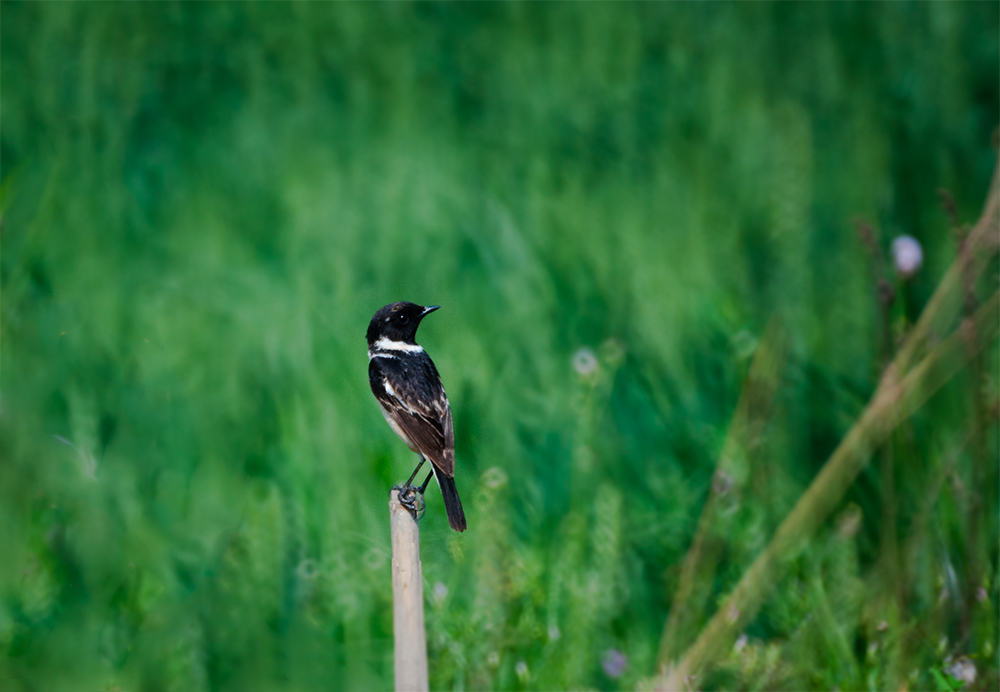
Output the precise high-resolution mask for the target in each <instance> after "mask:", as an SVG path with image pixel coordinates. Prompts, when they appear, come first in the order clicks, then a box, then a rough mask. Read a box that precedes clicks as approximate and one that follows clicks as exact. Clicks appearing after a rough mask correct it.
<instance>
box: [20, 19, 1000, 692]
mask: <svg viewBox="0 0 1000 692" xmlns="http://www.w3.org/2000/svg"><path fill="white" fill-rule="evenodd" d="M0 11H2V15H3V16H2V19H3V21H2V23H0V45H2V55H0V57H2V60H0V84H2V98H0V115H2V124H3V127H2V132H0V180H2V181H3V186H2V188H0V213H2V231H0V233H2V235H0V242H2V255H0V282H2V291H3V292H2V305H0V307H2V322H0V326H2V341H0V346H2V361H0V364H2V380H0V393H2V402H0V405H2V410H0V546H3V555H2V558H0V689H3V690H26V691H27V690H47V691H48V690H74V691H76V690H103V689H107V690H115V689H124V690H134V689H135V690H139V689H141V690H149V691H151V692H153V691H155V692H160V691H161V690H162V691H164V692H166V691H168V690H184V691H185V692H195V691H197V690H278V689H281V690H292V689H301V690H315V689H387V688H389V687H390V686H391V684H392V617H391V606H392V603H391V585H390V575H389V540H388V539H389V536H388V520H387V519H388V517H387V493H388V488H389V486H390V485H391V484H392V483H394V482H399V481H400V480H402V479H404V478H405V476H406V475H408V473H409V471H410V470H411V463H412V462H413V459H412V458H411V456H412V455H410V454H409V453H408V452H407V451H406V449H405V448H404V447H403V445H402V444H400V443H399V442H398V440H396V438H395V437H394V436H393V434H392V433H391V431H390V430H389V429H388V428H387V426H385V424H384V422H383V421H382V418H381V416H380V415H379V414H378V411H377V407H376V405H375V403H374V401H373V400H372V399H371V395H370V393H369V392H368V391H367V389H368V386H367V376H366V359H365V345H364V333H365V329H366V327H367V322H368V319H369V318H370V317H371V315H372V313H373V312H374V311H375V310H376V309H377V308H379V307H381V306H382V305H384V304H386V303H388V302H391V301H395V300H404V299H405V300H412V301H416V302H419V303H424V304H432V303H433V304H441V305H442V306H444V308H443V309H442V310H441V311H440V312H439V313H436V314H435V315H434V316H433V317H432V318H429V319H428V320H427V322H426V323H425V325H424V326H423V327H422V329H421V332H420V340H421V343H422V344H424V345H425V346H426V347H427V349H428V351H429V352H430V353H431V354H432V355H433V357H434V359H435V362H436V363H437V365H438V368H439V370H440V371H441V374H442V377H443V379H444V382H445V384H446V386H447V387H448V390H449V392H450V394H451V398H452V406H453V409H454V412H455V424H456V439H457V455H456V456H457V481H458V488H459V491H460V493H461V495H462V498H463V501H464V503H465V506H466V512H467V514H468V517H469V527H470V530H469V531H468V532H467V533H465V534H463V535H458V534H455V533H453V532H451V531H450V530H449V529H448V527H447V523H446V521H445V518H444V513H443V509H442V507H441V505H440V502H439V500H438V499H437V498H436V497H435V496H434V495H429V496H428V498H429V509H428V512H427V516H426V518H425V519H424V520H423V523H422V525H421V528H422V551H423V554H422V557H423V565H424V576H425V579H426V581H427V584H426V593H427V622H428V643H429V646H430V656H431V663H430V669H431V684H432V687H434V688H440V689H452V688H454V689H580V688H598V689H619V688H620V689H633V688H635V686H636V685H637V684H638V683H639V682H640V680H641V679H643V678H646V677H648V676H649V675H651V674H653V673H655V672H656V665H657V663H656V656H657V651H658V647H659V643H660V636H661V633H662V630H663V626H664V622H665V620H666V617H667V614H668V609H669V607H670V603H671V599H672V596H673V593H674V589H675V588H676V586H677V581H678V573H677V570H678V565H680V563H681V561H682V560H683V558H684V555H685V553H686V551H687V549H688V547H689V545H690V542H691V539H692V536H693V535H694V531H695V527H696V524H697V521H698V516H699V513H700V510H701V507H702V504H703V502H704V500H705V497H706V495H707V493H708V489H709V486H710V483H711V477H712V473H713V470H714V468H715V464H716V459H717V456H718V454H719V452H720V449H721V445H722V441H723V439H724V437H725V432H726V428H727V425H728V422H729V419H730V417H731V416H732V413H733V410H734V407H735V405H736V402H737V400H738V397H739V394H740V391H741V387H742V383H743V379H744V377H745V375H746V369H747V367H748V362H749V357H750V355H751V354H752V353H753V351H754V348H755V347H756V344H757V340H758V339H759V338H760V335H761V333H762V331H763V329H764V325H765V324H766V322H767V320H768V318H769V317H770V316H771V315H772V314H774V313H780V314H781V315H782V316H783V318H784V324H785V325H786V328H787V330H788V336H789V339H790V341H791V344H792V354H791V356H790V359H789V365H788V367H787V369H786V372H785V374H784V380H783V382H782V385H781V387H780V388H779V390H778V395H777V404H776V408H775V412H774V415H773V417H772V420H771V421H770V423H769V425H768V427H767V430H766V433H765V441H764V442H763V444H762V449H761V451H759V452H758V453H757V454H756V456H755V457H754V461H753V463H754V464H755V466H754V471H753V478H752V481H751V482H750V484H749V486H748V488H749V489H748V491H747V492H746V493H745V494H744V495H743V500H742V502H741V503H740V504H739V505H738V506H734V507H733V508H732V511H733V512H736V513H737V517H738V520H737V521H733V522H732V523H731V524H732V526H734V527H735V530H734V533H733V535H732V536H729V537H727V541H726V546H725V554H724V555H723V556H722V561H721V563H720V566H719V569H718V570H717V573H716V574H715V576H714V578H713V579H714V580H713V582H712V584H711V587H712V593H713V594H715V595H716V596H714V597H713V598H716V597H721V596H723V595H724V594H725V593H726V592H727V591H728V589H730V588H731V587H732V585H733V584H734V583H735V582H736V580H737V579H738V578H739V577H740V575H741V574H742V572H743V570H744V569H745V568H746V566H747V565H748V564H749V563H750V561H751V560H752V559H753V558H754V557H755V556H756V555H757V554H758V553H759V552H760V550H761V549H762V548H763V547H764V546H765V545H766V543H767V541H768V539H769V537H770V535H771V533H772V532H773V529H774V527H775V526H776V525H777V523H778V522H779V521H780V520H781V519H782V518H783V516H784V515H785V513H786V512H787V511H788V509H789V508H790V507H791V506H792V505H793V503H794V502H795V500H796V498H797V497H798V496H799V494H800V493H801V491H802V489H803V488H804V487H805V486H806V485H807V484H808V483H809V481H810V480H811V479H812V478H813V477H814V475H815V474H816V472H817V471H818V469H819V468H820V467H821V466H822V464H823V462H824V461H825V460H826V458H827V456H828V455H829V453H830V452H831V450H832V449H833V448H834V447H835V446H836V444H837V442H838V441H839V440H840V438H841V437H842V436H843V434H844V433H845V431H846V430H848V429H849V428H850V426H851V425H852V423H853V421H854V419H855V417H856V416H857V414H858V412H859V411H860V410H861V408H862V406H863V405H864V402H865V401H866V400H867V398H868V396H869V395H870V394H871V392H872V390H873V388H874V385H875V383H876V381H877V377H878V368H879V362H880V356H879V344H880V343H881V342H880V332H879V330H880V324H879V318H878V309H877V303H876V298H875V288H874V283H873V280H872V275H871V267H870V263H869V258H868V256H867V254H866V252H865V249H864V246H863V244H862V243H861V242H860V241H859V239H858V236H857V233H856V231H855V229H854V227H853V225H852V222H853V219H854V218H856V217H858V216H862V217H865V218H867V219H869V220H870V221H871V222H872V223H873V224H875V226H876V227H877V229H879V230H878V231H877V233H878V242H879V243H880V245H881V247H882V248H883V249H885V248H887V247H888V244H889V242H890V240H891V238H892V237H894V236H896V235H898V234H901V233H907V234H910V235H913V236H915V237H917V238H918V239H919V240H920V242H921V243H922V244H923V249H924V255H925V264H924V268H923V270H922V271H921V272H920V274H919V275H918V276H917V277H916V278H915V279H913V280H912V281H911V282H910V283H909V285H907V286H905V287H903V286H902V285H901V284H900V282H899V281H898V280H896V279H895V278H893V279H892V280H893V282H894V284H895V285H896V288H897V294H898V295H899V300H898V301H897V303H896V304H895V306H894V307H893V315H892V316H893V320H894V322H893V325H894V328H895V329H897V330H898V331H901V330H903V329H905V326H906V319H907V317H908V318H909V319H912V318H913V317H914V316H916V315H918V314H919V312H920V310H921V309H922V307H923V304H924V302H925V301H926V300H927V298H928V297H929V296H930V294H931V293H932V292H933V290H934V287H935V286H936V284H937V281H938V280H939V278H940V276H941V275H942V273H943V271H944V270H945V268H947V267H948V266H949V264H950V263H951V261H952V260H953V258H954V256H955V246H954V242H953V238H952V232H951V229H950V227H949V220H948V216H947V214H946V213H945V212H944V211H943V210H942V208H941V205H940V204H939V202H938V198H937V196H936V194H935V190H936V189H937V188H940V187H943V188H947V189H948V190H950V191H951V192H952V194H953V195H954V197H955V200H956V204H957V209H958V214H959V216H960V217H961V219H962V220H974V219H975V217H976V215H977V214H978V212H979V209H980V207H981V204H982V200H983V198H984V196H985V193H986V189H987V185H988V181H989V177H990V175H991V173H992V169H993V165H994V162H995V152H994V151H993V150H992V149H991V147H990V140H991V136H993V132H994V128H995V127H996V125H997V123H998V121H1000V87H998V84H1000V68H998V59H1000V54H998V31H997V26H998V21H1000V17H998V10H997V6H996V5H995V4H993V3H950V4H937V3H906V4H882V3H873V4H860V3H823V4H814V3H801V4H766V3H754V4H729V5H702V4H673V3H669V4H668V3H642V4H610V3H609V4H603V3H586V4H569V3H545V4H541V3H539V4H528V3H511V4H487V3H477V4H438V3H418V4H399V3H386V4H361V3H357V4H356V3H336V4H333V3H329V4H327V3H294V4H293V3H287V4H286V3H249V4H240V3H210V4H195V3H74V4H70V3H13V2H5V3H3V5H2V9H0ZM995 276H996V270H995V267H994V268H993V270H992V273H991V274H990V279H989V282H988V283H989V286H988V287H987V288H986V289H984V290H993V289H994V288H995V286H996V282H995ZM583 348H587V349H591V350H592V352H593V354H594V355H595V357H596V365H597V367H596V370H595V371H594V372H592V373H589V374H580V373H578V372H577V370H575V369H574V365H573V363H574V357H575V356H579V354H580V349H583ZM996 362H997V350H996V348H995V347H993V348H991V349H990V352H989V353H987V354H985V355H984V357H983V360H982V368H981V370H980V371H972V370H970V371H968V372H965V373H963V374H962V375H961V376H960V377H958V378H957V379H956V381H954V382H952V383H951V384H949V385H948V386H947V387H946V388H945V389H944V390H943V391H942V392H941V394H939V395H938V396H937V397H935V398H934V399H932V400H931V402H930V403H929V404H928V405H927V407H925V409H923V410H922V411H921V412H920V413H919V414H918V415H917V416H916V417H915V418H914V419H913V420H912V421H911V422H909V423H908V424H907V425H906V426H904V428H901V429H900V430H899V431H898V432H897V433H896V435H895V438H894V440H893V442H892V449H893V452H894V464H895V469H896V471H895V498H896V502H895V510H894V511H895V512H896V515H895V516H894V517H892V516H886V510H885V505H884V504H883V501H882V497H883V495H882V491H883V483H882V479H881V477H880V475H879V466H878V464H877V463H875V464H873V465H872V466H871V468H870V469H869V470H868V471H867V472H866V473H865V474H863V475H862V477H860V478H859V479H858V481H857V483H855V485H854V486H853V487H852V489H851V491H850V493H849V497H848V498H847V500H846V501H845V503H844V505H843V507H842V508H841V511H840V512H839V513H838V518H837V519H836V520H835V521H832V522H830V523H829V524H830V525H829V526H827V527H826V528H825V530H824V531H822V532H820V533H819V534H818V535H817V536H816V537H815V539H814V541H813V544H812V545H810V546H809V548H808V550H806V551H805V553H804V554H803V556H802V557H801V558H799V559H797V560H796V561H795V562H794V563H793V564H789V565H787V566H786V569H785V572H784V577H783V578H782V580H781V582H780V583H778V584H775V585H774V590H773V593H772V595H771V597H770V599H769V600H768V601H767V602H766V603H765V605H764V607H763V609H762V611H761V613H760V615H759V616H758V617H757V618H756V620H755V621H754V623H753V624H752V626H751V627H749V628H748V630H747V633H746V634H747V637H746V639H745V640H741V642H742V643H741V645H740V646H739V648H738V650H734V652H733V653H732V657H731V659H728V660H725V661H719V665H718V666H717V668H716V670H715V671H714V672H713V673H712V674H711V675H710V676H709V677H707V678H705V679H704V680H702V681H701V683H703V684H704V685H705V686H706V687H714V686H719V687H726V688H745V689H777V688H786V689H832V688H834V687H839V688H840V689H862V688H868V689H884V688H890V687H891V688H893V689H898V688H899V687H900V685H902V684H906V685H907V686H909V688H910V689H933V688H935V687H937V688H938V689H954V688H955V687H954V685H955V684H956V683H955V679H954V678H953V677H951V675H952V673H950V672H948V671H949V670H951V669H950V668H949V665H951V663H950V662H951V661H952V660H954V659H957V657H958V656H962V655H964V656H969V657H971V659H970V660H973V661H974V662H975V665H976V666H977V669H978V672H979V677H978V681H977V682H976V683H975V684H974V685H973V687H975V688H988V687H990V686H994V687H995V686H996V685H997V684H998V680H997V663H996V662H997V658H996V657H997V651H998V642H997V636H998V635H997V627H996V623H997V621H998V610H997V607H998V606H997V604H998V603H1000V592H998V583H1000V572H998V550H997V545H998V533H997V517H998V510H997V493H996V486H997V480H998V475H997V451H998V448H997V426H996V415H997V414H996V402H997V395H998V384H997V367H996ZM578 364H579V363H578ZM976 373H978V374H976ZM976 397H981V402H982V405H983V406H985V409H983V410H985V411H986V414H985V416H984V417H983V418H982V420H983V421H984V423H983V424H980V425H978V427H977V425H976V424H974V423H972V421H973V420H976V418H975V416H974V415H973V413H972V411H973V410H974V408H975V403H974V402H975V400H976ZM990 407H992V408H990ZM970 439H972V440H973V442H970ZM977 450H978V451H977ZM977 455H979V456H977ZM977 458H980V459H985V462H984V465H983V469H982V470H981V472H980V473H979V475H978V476H976V475H974V473H973V470H972V469H973V464H974V460H975V459H977ZM974 478H978V479H979V481H980V482H979V483H972V482H971V479H974ZM970 508H971V509H970ZM976 512H979V520H978V521H979V524H978V526H979V528H978V534H976V538H975V542H974V544H972V543H970V539H968V538H967V537H968V536H969V525H970V521H971V520H970V517H971V516H972V515H973V514H975V513H976ZM889 522H895V526H896V528H897V531H898V536H899V545H900V555H901V557H900V561H899V562H900V563H899V565H897V566H896V568H895V569H896V573H897V574H898V575H899V577H898V579H896V580H895V581H892V580H887V579H886V578H885V575H886V574H889V573H890V572H887V571H886V569H887V568H886V566H885V559H884V556H885V551H884V545H883V540H884V539H883V537H884V535H885V531H884V528H885V526H886V525H887V523H889ZM887 581H888V582H889V583H888V584H887ZM715 602H716V601H715V600H713V602H712V603H713V606H714V604H715ZM710 615H711V613H705V614H704V618H705V619H707V618H708V617H709V616H710ZM882 623H885V626H884V627H882ZM610 650H616V651H620V652H622V653H623V654H624V655H625V656H626V658H627V667H626V668H625V670H624V672H623V674H622V675H621V676H620V677H610V676H609V675H608V674H607V671H605V670H604V667H603V666H602V660H604V659H605V656H606V652H608V651H610ZM949 656H950V657H952V658H948V657H949ZM945 685H952V687H945Z"/></svg>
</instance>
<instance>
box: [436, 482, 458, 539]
mask: <svg viewBox="0 0 1000 692" xmlns="http://www.w3.org/2000/svg"><path fill="white" fill-rule="evenodd" d="M434 479H435V480H436V481H437V482H438V486H440V488H441V496H442V497H443V498H444V509H445V511H446V512H448V523H449V524H451V528H453V529H455V530H456V531H465V512H464V511H462V501H461V500H459V499H458V489H457V488H456V487H455V479H454V478H448V477H447V476H445V475H444V474H443V473H441V472H439V471H438V470H437V469H434Z"/></svg>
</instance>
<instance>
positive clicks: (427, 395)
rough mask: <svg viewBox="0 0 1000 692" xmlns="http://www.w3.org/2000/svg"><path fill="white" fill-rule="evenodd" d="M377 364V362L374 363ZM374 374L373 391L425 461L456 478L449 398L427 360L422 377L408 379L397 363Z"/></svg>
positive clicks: (381, 364)
mask: <svg viewBox="0 0 1000 692" xmlns="http://www.w3.org/2000/svg"><path fill="white" fill-rule="evenodd" d="M373 363H374V360H373ZM379 365H380V366H382V367H379V368H378V372H377V373H374V372H373V373H371V374H372V375H373V376H372V377H371V382H370V383H371V388H372V393H373V394H375V398H376V399H378V402H379V404H381V406H382V408H383V409H384V410H385V412H386V413H387V414H388V415H389V416H390V417H391V418H392V420H393V421H395V422H396V424H397V425H398V426H399V428H400V429H401V430H402V431H403V432H404V433H405V434H406V437H408V438H409V444H410V445H411V446H412V447H416V451H419V452H420V453H421V454H423V455H424V457H425V458H426V459H427V460H428V461H430V462H431V463H432V464H434V466H435V467H436V468H437V469H438V470H439V471H441V472H443V473H444V475H446V476H447V477H449V478H451V477H453V476H454V475H455V431H454V426H453V424H452V419H451V407H450V406H449V405H448V395H447V394H445V391H444V387H443V386H442V385H441V378H440V376H438V373H437V369H436V368H435V367H434V364H433V363H432V362H431V361H430V359H429V358H428V359H427V360H426V362H425V363H424V364H422V366H423V367H422V368H421V369H422V370H423V372H422V373H420V376H418V377H413V376H407V373H406V372H405V371H404V370H402V368H400V367H398V366H396V363H395V362H394V361H389V362H388V363H380V364H379Z"/></svg>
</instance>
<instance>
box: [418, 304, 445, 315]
mask: <svg viewBox="0 0 1000 692" xmlns="http://www.w3.org/2000/svg"><path fill="white" fill-rule="evenodd" d="M440 307H441V306H440V305H429V306H428V307H426V308H424V311H423V312H422V313H420V316H421V317H426V316H427V315H429V314H430V313H432V312H434V311H435V310H437V309H438V308H440Z"/></svg>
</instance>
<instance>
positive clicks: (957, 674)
mask: <svg viewBox="0 0 1000 692" xmlns="http://www.w3.org/2000/svg"><path fill="white" fill-rule="evenodd" d="M944 672H946V673H947V674H948V675H950V676H951V677H953V678H955V679H956V680H961V681H962V682H965V683H968V684H970V685H971V684H972V683H974V682H975V681H976V664H975V663H973V662H972V661H970V660H969V659H967V658H965V657H964V656H963V657H962V658H960V659H958V660H957V661H955V662H954V663H952V664H951V665H950V666H948V667H947V668H945V669H944Z"/></svg>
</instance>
